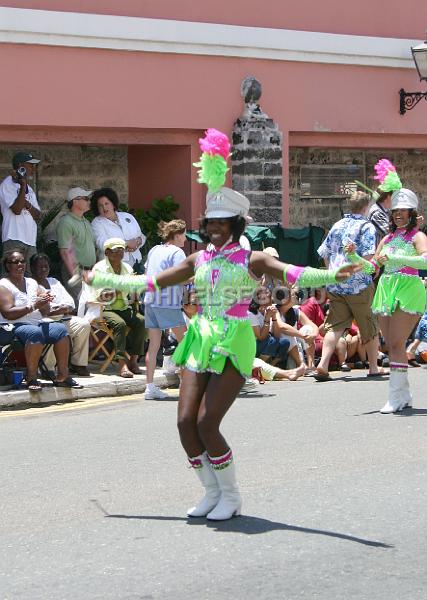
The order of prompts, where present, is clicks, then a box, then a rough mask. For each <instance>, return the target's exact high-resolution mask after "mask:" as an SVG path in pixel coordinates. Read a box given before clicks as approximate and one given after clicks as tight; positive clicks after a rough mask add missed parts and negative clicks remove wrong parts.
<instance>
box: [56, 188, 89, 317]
mask: <svg viewBox="0 0 427 600" xmlns="http://www.w3.org/2000/svg"><path fill="white" fill-rule="evenodd" d="M91 193H92V192H91V191H89V190H85V189H83V188H81V187H74V188H71V189H70V190H68V193H67V206H68V210H69V212H68V214H66V215H64V216H63V217H61V218H60V219H59V222H58V227H57V233H58V247H59V253H60V255H61V258H62V261H63V265H62V277H63V281H64V284H65V287H66V288H67V290H68V291H69V293H70V294H71V296H72V297H73V299H74V301H75V303H76V306H77V305H78V299H79V295H80V292H81V289H82V287H81V283H80V284H79V285H75V286H69V285H68V280H69V279H70V277H72V275H73V274H74V272H75V269H76V268H78V267H79V268H80V269H83V270H85V269H87V270H89V269H91V268H92V267H93V265H94V264H95V263H96V250H95V241H94V239H93V233H92V228H91V226H90V223H89V221H88V220H87V219H85V218H84V214H85V213H87V212H88V210H89V209H90V195H91Z"/></svg>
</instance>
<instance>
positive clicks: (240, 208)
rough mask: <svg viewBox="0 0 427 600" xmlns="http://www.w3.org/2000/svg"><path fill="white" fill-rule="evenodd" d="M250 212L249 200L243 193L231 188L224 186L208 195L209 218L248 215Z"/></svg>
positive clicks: (206, 213) (207, 214) (207, 212)
mask: <svg viewBox="0 0 427 600" xmlns="http://www.w3.org/2000/svg"><path fill="white" fill-rule="evenodd" d="M248 212H249V200H248V199H247V198H246V196H244V195H243V194H240V193H239V192H235V191H234V190H232V189H231V188H227V187H222V188H220V189H219V190H218V191H217V192H215V193H209V194H208V195H207V196H206V211H205V217H206V218H207V219H228V218H230V217H235V216H237V215H240V216H241V217H246V216H247V214H248Z"/></svg>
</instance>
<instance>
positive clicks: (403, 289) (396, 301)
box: [372, 273, 426, 317]
mask: <svg viewBox="0 0 427 600" xmlns="http://www.w3.org/2000/svg"><path fill="white" fill-rule="evenodd" d="M397 308H400V310H403V311H404V312H407V313H410V314H412V315H422V314H423V313H424V311H425V309H426V290H425V288H424V284H423V282H422V281H421V279H420V278H419V277H417V276H415V275H404V274H403V273H392V274H389V275H387V274H384V275H381V277H380V280H379V282H378V286H377V290H376V292H375V296H374V300H373V302H372V311H373V312H374V313H375V314H378V315H383V316H386V317H389V316H391V315H392V314H393V313H394V311H395V310H396V309H397Z"/></svg>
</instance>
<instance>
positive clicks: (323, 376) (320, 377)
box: [313, 369, 332, 381]
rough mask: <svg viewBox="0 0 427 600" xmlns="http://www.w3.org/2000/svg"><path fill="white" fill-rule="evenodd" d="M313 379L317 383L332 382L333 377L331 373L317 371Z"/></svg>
mask: <svg viewBox="0 0 427 600" xmlns="http://www.w3.org/2000/svg"><path fill="white" fill-rule="evenodd" d="M313 377H314V379H315V380H316V381H332V377H331V376H330V375H329V373H327V372H324V371H318V370H317V369H316V370H315V371H314V373H313Z"/></svg>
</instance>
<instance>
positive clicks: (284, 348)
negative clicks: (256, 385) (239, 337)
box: [248, 287, 290, 368]
mask: <svg viewBox="0 0 427 600" xmlns="http://www.w3.org/2000/svg"><path fill="white" fill-rule="evenodd" d="M277 314H278V310H277V308H276V306H274V305H273V304H272V303H271V292H270V290H268V289H267V288H262V287H261V288H259V289H258V290H257V298H256V301H253V302H252V303H251V304H250V306H249V311H248V317H249V320H250V322H251V324H252V327H253V331H254V334H255V337H256V356H257V357H259V358H261V359H262V360H271V363H272V364H273V365H277V364H278V365H279V366H280V367H281V368H285V367H286V361H287V358H288V351H289V346H290V343H289V340H287V339H285V338H281V337H280V333H278V334H277V335H274V332H273V329H274V326H275V324H276V322H277Z"/></svg>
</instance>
